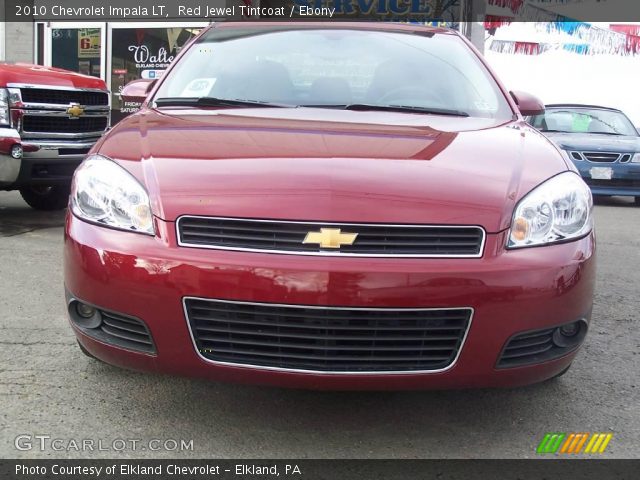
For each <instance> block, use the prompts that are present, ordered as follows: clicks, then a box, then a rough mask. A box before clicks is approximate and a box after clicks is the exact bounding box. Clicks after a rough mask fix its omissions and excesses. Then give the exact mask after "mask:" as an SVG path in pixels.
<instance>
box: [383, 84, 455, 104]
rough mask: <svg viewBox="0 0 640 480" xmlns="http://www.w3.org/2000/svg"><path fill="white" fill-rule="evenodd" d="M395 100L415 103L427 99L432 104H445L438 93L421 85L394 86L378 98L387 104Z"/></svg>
mask: <svg viewBox="0 0 640 480" xmlns="http://www.w3.org/2000/svg"><path fill="white" fill-rule="evenodd" d="M393 100H396V101H401V100H407V101H410V104H413V105H415V101H416V100H421V101H422V100H426V101H427V102H428V103H429V104H431V105H432V106H435V105H438V106H440V105H443V103H442V99H441V98H440V97H439V96H438V95H436V94H435V93H434V92H430V91H429V90H427V89H425V88H420V87H407V86H404V87H398V88H394V89H393V90H390V91H388V92H387V93H385V94H384V95H383V96H382V97H380V98H379V99H378V101H379V102H380V103H386V104H388V103H390V102H392V101H393Z"/></svg>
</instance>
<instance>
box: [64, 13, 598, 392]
mask: <svg viewBox="0 0 640 480" xmlns="http://www.w3.org/2000/svg"><path fill="white" fill-rule="evenodd" d="M139 87H140V85H138V89H140V88H139ZM132 88H133V87H132ZM144 90H145V91H146V92H148V96H147V98H146V101H145V103H144V105H143V107H142V109H141V110H140V111H139V112H138V113H137V114H135V115H132V116H130V117H128V118H127V119H125V120H124V121H122V122H120V123H119V124H118V125H117V126H116V127H115V128H113V129H112V130H111V131H110V132H109V133H108V134H107V135H105V136H104V137H103V139H102V140H101V141H100V142H99V143H98V144H97V145H96V146H95V148H94V149H93V150H92V152H91V153H90V154H89V155H88V157H87V158H86V160H85V161H84V162H83V164H82V165H81V166H80V167H79V168H78V170H77V171H76V173H75V178H74V184H73V189H72V194H71V200H70V202H71V203H70V209H69V213H68V215H67V222H66V238H65V286H66V291H67V303H68V311H69V317H70V322H71V325H72V327H73V330H74V332H75V334H76V336H77V338H78V341H79V343H80V346H81V348H82V349H83V351H84V352H85V353H87V354H88V355H90V356H93V357H95V358H98V359H100V360H103V361H105V362H108V363H111V364H114V365H118V366H121V367H126V368H133V369H137V370H145V371H154V372H166V373H171V374H179V375H192V376H199V377H206V378H209V379H212V380H223V381H234V382H246V383H259V384H269V385H279V386H287V387H301V388H319V389H427V388H455V387H486V386H513V385H523V384H528V383H533V382H539V381H542V380H545V379H548V378H551V377H554V376H558V375H560V374H562V373H564V371H566V370H567V369H568V368H569V366H570V364H571V362H572V361H573V360H574V357H575V355H576V352H577V350H578V349H579V347H580V346H581V344H582V343H583V341H584V339H585V336H586V333H587V329H588V325H589V322H590V316H591V307H592V298H593V288H594V273H595V240H594V233H593V220H592V209H593V207H592V199H591V193H590V191H589V188H588V187H587V186H586V184H585V183H584V182H583V181H582V179H581V178H580V176H579V175H578V174H577V173H576V170H575V168H574V167H573V165H572V164H571V162H569V161H568V160H566V159H565V158H564V157H563V155H562V154H561V153H560V152H559V151H558V150H557V148H556V147H555V146H554V145H553V144H552V143H551V142H549V141H548V140H547V139H546V138H545V137H544V136H542V135H541V134H540V133H538V132H537V131H536V130H534V129H532V128H530V127H529V126H528V125H527V124H526V123H525V121H524V120H523V116H522V115H523V114H524V115H534V114H536V113H540V111H541V109H542V107H541V106H540V105H539V104H538V102H536V101H535V99H533V98H532V97H529V96H527V95H525V94H512V93H509V92H507V91H506V90H505V89H504V87H503V86H502V85H501V84H500V83H499V82H498V80H497V79H496V78H495V77H494V75H493V74H492V72H491V70H490V69H489V67H488V66H487V65H486V64H485V62H484V60H483V59H482V57H481V56H480V55H479V54H478V52H477V51H475V50H474V48H473V47H472V46H471V44H469V42H467V40H466V39H464V38H463V37H461V36H460V35H458V34H457V33H455V32H452V31H449V30H446V29H435V28H427V27H417V26H411V25H393V24H380V23H375V24H367V23H358V24H347V23H333V24H324V23H306V22H305V23H282V24H267V23H257V24H251V23H242V24H229V23H224V24H219V25H214V26H212V27H210V28H208V29H207V30H205V31H204V32H203V33H201V34H200V36H199V37H197V38H196V39H195V40H194V41H193V42H192V43H191V44H190V45H189V46H188V47H187V48H185V49H183V51H182V52H181V54H180V55H179V57H178V58H177V59H176V60H175V62H174V63H173V65H172V67H171V68H170V69H169V70H168V71H167V72H166V73H165V75H164V77H163V78H162V79H161V80H158V81H157V82H155V83H153V84H149V85H144Z"/></svg>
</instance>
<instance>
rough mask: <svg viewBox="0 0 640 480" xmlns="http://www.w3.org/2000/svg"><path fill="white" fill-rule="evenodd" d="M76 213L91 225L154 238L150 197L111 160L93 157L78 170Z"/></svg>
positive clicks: (74, 195)
mask: <svg viewBox="0 0 640 480" xmlns="http://www.w3.org/2000/svg"><path fill="white" fill-rule="evenodd" d="M73 184H74V187H73V191H72V192H71V208H72V210H73V213H74V214H75V215H76V216H78V217H80V218H82V219H84V220H87V221H89V222H94V223H98V224H103V225H107V226H110V227H113V228H119V229H121V230H127V231H131V232H139V233H147V234H150V235H153V234H154V229H153V216H152V214H151V206H150V204H149V195H147V192H146V190H145V189H144V187H143V186H142V185H140V183H139V182H138V180H136V179H135V178H134V177H133V176H132V175H131V174H130V173H129V172H127V171H126V170H125V169H124V168H122V167H121V166H119V165H118V164H117V163H115V162H113V161H112V160H110V159H108V158H105V157H102V156H100V155H91V156H90V157H88V158H87V159H86V160H85V161H84V162H82V164H81V165H80V166H79V167H78V169H77V170H76V173H75V174H74V182H73Z"/></svg>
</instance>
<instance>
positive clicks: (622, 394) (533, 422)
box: [0, 192, 640, 458]
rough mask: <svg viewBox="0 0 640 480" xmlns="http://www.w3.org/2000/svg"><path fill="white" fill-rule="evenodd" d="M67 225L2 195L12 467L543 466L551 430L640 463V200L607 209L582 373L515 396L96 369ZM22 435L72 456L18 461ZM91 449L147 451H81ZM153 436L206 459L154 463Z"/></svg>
mask: <svg viewBox="0 0 640 480" xmlns="http://www.w3.org/2000/svg"><path fill="white" fill-rule="evenodd" d="M63 222H64V215H63V213H61V212H57V213H53V214H51V213H42V212H36V211H33V210H31V209H30V208H29V207H27V205H26V204H24V203H23V202H22V200H21V198H20V196H19V195H18V194H16V193H15V192H9V193H7V192H0V406H1V407H0V431H1V435H0V457H4V458H44V457H52V458H64V457H73V458H101V457H106V458H114V457H117V458H127V457H133V458H143V457H176V458H190V457H193V458H204V457H218V458H249V457H251V458H451V457H460V458H474V457H478V458H528V457H535V456H536V454H535V449H536V447H537V445H538V443H539V442H540V440H541V439H542V437H543V435H544V434H545V433H546V432H613V434H614V437H613V440H612V441H611V443H610V444H609V447H608V448H607V451H606V452H605V453H604V454H603V455H602V456H601V458H639V457H640V455H639V449H638V447H639V446H640V391H639V390H640V355H639V351H640V348H639V342H640V341H639V339H640V329H639V327H640V321H639V314H640V208H638V207H635V206H633V204H632V203H630V201H629V200H627V199H622V198H612V199H606V200H601V201H599V202H598V204H597V206H596V224H597V234H598V248H599V252H598V284H597V294H596V298H595V307H594V314H593V323H592V326H591V330H590V334H589V336H588V338H587V341H586V345H585V346H584V348H583V349H582V350H581V352H580V353H579V355H578V357H577V359H576V361H575V362H574V365H573V367H572V369H571V370H570V371H569V372H568V373H567V374H566V375H565V376H564V377H562V378H560V379H558V380H555V381H551V382H547V383H543V384H539V385H534V386H530V387H526V388H518V389H508V390H466V391H447V392H387V393H379V392H350V393H337V392H334V393H331V392H310V391H297V390H284V389H274V388H263V387H255V386H244V385H230V384H221V383H210V382H206V381H201V380H193V379H185V378H176V377H170V376H160V375H148V374H142V373H136V372H131V371H126V370H121V369H118V368H115V367H111V366H108V365H105V364H102V363H100V362H97V361H92V360H90V359H89V358H87V357H85V356H84V355H83V354H82V353H81V352H80V350H79V349H78V347H77V345H76V342H75V339H74V337H73V334H72V332H71V329H70V327H69V326H68V324H67V320H66V318H65V313H64V299H63V295H64V294H63V285H62V243H63V238H62V231H63ZM21 434H27V435H48V436H51V438H52V439H55V438H58V439H62V440H63V442H62V443H58V446H61V447H63V450H61V451H54V450H52V449H46V450H45V451H40V449H39V447H38V445H37V442H34V447H33V448H32V449H30V450H17V449H16V448H15V438H16V437H17V436H18V435H21ZM84 439H93V440H95V441H98V440H101V441H103V442H104V443H103V446H106V447H109V448H111V447H113V441H114V440H115V439H125V440H130V439H134V440H141V442H139V443H138V444H137V448H138V449H137V450H135V451H134V450H133V449H132V448H127V449H126V450H125V451H123V452H121V453H114V451H113V450H109V449H107V450H106V451H95V450H94V451H84V452H83V451H80V452H78V451H76V450H75V449H74V448H71V449H69V448H68V446H69V441H70V440H78V441H81V440H84ZM151 439H159V440H167V439H173V440H178V441H179V440H193V444H192V445H193V449H192V450H185V451H179V450H170V451H166V450H158V451H151V450H150V449H149V448H147V447H146V446H145V445H148V441H149V440H151ZM119 445H120V444H119ZM154 445H156V446H157V445H158V444H157V443H156V444H154ZM172 446H173V443H169V445H168V447H172Z"/></svg>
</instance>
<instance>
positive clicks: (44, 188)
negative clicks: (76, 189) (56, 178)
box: [20, 185, 71, 211]
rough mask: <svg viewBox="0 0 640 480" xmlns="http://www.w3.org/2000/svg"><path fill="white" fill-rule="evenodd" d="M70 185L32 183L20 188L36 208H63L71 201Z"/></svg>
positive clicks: (31, 205) (21, 192)
mask: <svg viewBox="0 0 640 480" xmlns="http://www.w3.org/2000/svg"><path fill="white" fill-rule="evenodd" d="M70 193H71V187H70V186H69V185H30V186H28V187H22V188H21V189H20V195H22V198H23V199H24V201H25V202H27V204H29V206H30V207H31V208H35V209H36V210H47V211H50V210H62V209H63V208H66V207H67V204H68V203H69V194H70Z"/></svg>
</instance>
